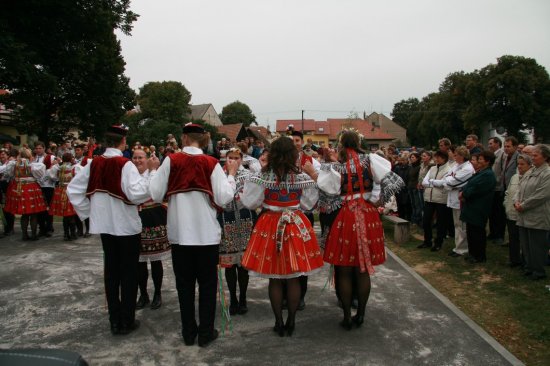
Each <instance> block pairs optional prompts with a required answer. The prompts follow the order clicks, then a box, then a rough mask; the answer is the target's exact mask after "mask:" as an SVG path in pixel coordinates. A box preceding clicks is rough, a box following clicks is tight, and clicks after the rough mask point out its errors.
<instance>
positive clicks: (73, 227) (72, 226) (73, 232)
mask: <svg viewBox="0 0 550 366" xmlns="http://www.w3.org/2000/svg"><path fill="white" fill-rule="evenodd" d="M69 230H70V232H71V240H76V239H78V236H76V225H75V224H74V223H73V224H69Z"/></svg>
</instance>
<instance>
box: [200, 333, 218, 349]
mask: <svg viewBox="0 0 550 366" xmlns="http://www.w3.org/2000/svg"><path fill="white" fill-rule="evenodd" d="M218 335H219V333H218V330H217V329H214V330H212V334H210V336H208V337H204V338H203V337H200V336H199V347H206V346H208V345H209V344H210V343H212V342H213V341H215V340H216V338H218Z"/></svg>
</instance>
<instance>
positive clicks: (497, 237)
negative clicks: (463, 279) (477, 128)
mask: <svg viewBox="0 0 550 366" xmlns="http://www.w3.org/2000/svg"><path fill="white" fill-rule="evenodd" d="M488 146H489V151H491V152H492V153H493V154H495V163H494V164H493V167H492V169H493V172H494V173H495V178H496V180H497V183H496V186H495V194H494V195H493V204H492V205H491V215H490V216H489V236H488V237H487V239H490V240H492V241H493V242H494V243H495V244H498V245H502V244H503V243H504V232H505V229H506V213H505V211H504V206H503V205H502V204H503V202H504V192H505V191H506V188H505V187H504V185H503V184H502V182H501V180H502V170H503V168H504V167H503V163H502V157H503V154H504V150H503V149H502V141H501V140H500V139H499V138H498V137H491V138H490V139H489V143H488ZM514 165H515V164H514ZM510 177H511V176H510Z"/></svg>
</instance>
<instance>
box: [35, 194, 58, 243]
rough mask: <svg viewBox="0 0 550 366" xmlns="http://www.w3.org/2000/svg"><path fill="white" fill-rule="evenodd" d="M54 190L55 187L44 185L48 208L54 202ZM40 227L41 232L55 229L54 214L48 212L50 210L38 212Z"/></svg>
mask: <svg viewBox="0 0 550 366" xmlns="http://www.w3.org/2000/svg"><path fill="white" fill-rule="evenodd" d="M54 190H55V188H52V187H42V194H43V195H44V201H46V206H47V207H48V208H49V207H50V204H51V202H52V198H53V193H54ZM38 227H39V229H40V232H41V233H45V232H48V231H53V216H51V215H50V214H48V211H42V212H40V213H39V214H38Z"/></svg>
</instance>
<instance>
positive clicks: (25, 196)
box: [4, 148, 47, 240]
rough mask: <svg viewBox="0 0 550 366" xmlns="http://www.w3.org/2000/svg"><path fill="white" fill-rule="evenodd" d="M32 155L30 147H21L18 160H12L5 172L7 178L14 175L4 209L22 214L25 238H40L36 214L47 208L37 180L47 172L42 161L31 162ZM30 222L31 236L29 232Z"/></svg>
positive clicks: (22, 228) (22, 227)
mask: <svg viewBox="0 0 550 366" xmlns="http://www.w3.org/2000/svg"><path fill="white" fill-rule="evenodd" d="M31 157H32V155H31V151H30V150H29V149H26V148H21V149H20V150H19V156H18V158H17V160H13V161H10V162H9V163H8V166H7V167H6V171H5V173H4V175H5V176H6V178H10V177H13V180H12V181H11V182H10V184H9V186H8V192H7V194H6V207H5V208H4V210H6V211H7V212H10V213H12V214H14V215H21V231H22V232H23V240H38V237H37V236H36V228H37V216H36V214H37V213H39V212H42V211H46V209H47V208H46V204H45V202H44V196H43V195H42V190H41V189H40V186H39V185H38V183H37V182H36V180H37V179H40V178H42V177H43V176H44V174H45V173H46V166H45V165H44V164H42V163H31V161H30V160H31ZM29 222H30V224H31V236H30V237H29V234H28V232H27V228H28V226H29Z"/></svg>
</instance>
